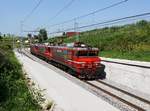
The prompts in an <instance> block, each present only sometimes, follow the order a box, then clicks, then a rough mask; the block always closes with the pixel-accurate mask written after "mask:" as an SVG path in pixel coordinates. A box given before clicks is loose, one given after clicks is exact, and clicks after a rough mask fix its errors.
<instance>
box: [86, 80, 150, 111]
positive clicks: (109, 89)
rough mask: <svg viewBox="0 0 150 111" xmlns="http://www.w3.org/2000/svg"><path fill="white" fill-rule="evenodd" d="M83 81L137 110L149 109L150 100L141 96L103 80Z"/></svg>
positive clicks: (145, 110) (144, 110)
mask: <svg viewBox="0 0 150 111" xmlns="http://www.w3.org/2000/svg"><path fill="white" fill-rule="evenodd" d="M84 82H85V83H86V84H88V85H90V86H92V87H93V88H94V89H97V90H96V91H98V90H100V91H102V92H104V93H106V94H108V95H109V96H111V97H113V98H115V99H117V100H119V101H121V102H123V103H124V104H126V105H128V106H130V107H132V108H133V109H135V110H138V111H148V110H150V101H148V100H146V99H144V98H142V97H139V96H136V95H134V94H132V93H130V92H127V91H125V90H123V89H120V88H118V87H115V86H113V85H111V84H108V83H106V82H105V81H104V80H95V81H84ZM97 93H98V92H97Z"/></svg>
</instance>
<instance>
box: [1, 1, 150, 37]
mask: <svg viewBox="0 0 150 111" xmlns="http://www.w3.org/2000/svg"><path fill="white" fill-rule="evenodd" d="M38 1H39V0H0V32H2V33H11V34H17V35H18V34H20V21H21V20H23V19H24V18H25V17H26V15H28V14H29V13H30V12H31V10H32V9H33V7H35V5H36V4H37V3H38ZM119 1H121V0H74V2H73V3H72V4H71V5H70V6H69V7H68V8H66V9H65V10H64V11H63V12H62V13H61V14H59V15H58V16H57V17H56V18H55V19H53V20H50V19H51V18H52V17H53V16H54V15H55V14H56V13H57V12H58V11H59V10H60V9H62V8H63V7H64V6H65V5H66V4H67V3H68V2H70V0H43V2H42V3H41V4H40V6H39V7H38V8H37V9H36V10H35V11H34V13H33V14H32V15H31V16H30V17H29V18H28V19H27V20H26V21H25V22H24V26H23V29H24V30H33V29H36V28H38V27H41V26H44V27H46V26H48V25H51V24H55V23H59V22H62V21H66V20H69V19H72V18H74V17H77V16H80V15H84V14H87V13H89V12H92V11H94V10H97V9H100V8H104V7H106V6H108V5H111V4H113V3H116V2H119ZM144 12H150V0H129V1H128V2H126V3H123V4H121V5H119V6H116V7H113V8H111V9H107V10H105V11H102V12H99V13H96V14H93V15H91V16H89V17H86V18H84V19H81V20H77V22H78V25H79V26H82V25H86V24H91V23H93V22H95V23H96V22H101V21H106V20H110V19H115V18H119V17H125V16H130V15H135V14H140V13H144ZM73 24H74V22H72V23H68V24H64V25H59V26H55V27H51V28H47V27H46V28H47V30H48V31H49V32H52V31H56V30H62V29H65V28H69V27H73Z"/></svg>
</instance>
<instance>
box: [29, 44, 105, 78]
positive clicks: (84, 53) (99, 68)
mask: <svg viewBox="0 0 150 111" xmlns="http://www.w3.org/2000/svg"><path fill="white" fill-rule="evenodd" d="M30 51H31V53H32V54H34V55H36V56H40V57H42V58H44V59H45V60H47V61H51V62H52V63H55V64H58V66H61V67H63V68H65V69H67V70H68V71H69V72H70V73H71V74H73V75H74V76H77V77H79V78H87V79H94V78H100V79H104V78H105V77H106V73H105V71H104V68H105V66H104V65H102V64H101V59H100V58H99V56H98V53H99V50H98V48H93V47H89V46H88V45H85V44H83V43H80V42H76V43H70V44H66V45H43V44H32V45H31V46H30Z"/></svg>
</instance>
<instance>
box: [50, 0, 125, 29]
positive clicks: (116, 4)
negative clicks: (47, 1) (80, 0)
mask: <svg viewBox="0 0 150 111" xmlns="http://www.w3.org/2000/svg"><path fill="white" fill-rule="evenodd" d="M127 1H128V0H123V1H119V2H117V3H114V4H111V5H109V6H107V7H104V8H101V9H98V10H95V11H93V12H90V13H88V14H85V15H81V16H78V17H75V18H72V19H70V20H67V21H64V22H61V23H57V24H53V25H50V26H48V27H54V26H57V25H60V24H65V23H69V22H72V21H74V20H77V19H81V18H84V17H87V16H89V15H92V14H95V13H98V12H101V11H104V10H107V9H109V8H112V7H115V6H118V5H120V4H122V3H124V2H127Z"/></svg>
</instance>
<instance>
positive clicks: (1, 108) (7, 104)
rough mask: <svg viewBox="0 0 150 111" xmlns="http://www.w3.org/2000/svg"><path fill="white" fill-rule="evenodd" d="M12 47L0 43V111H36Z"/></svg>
mask: <svg viewBox="0 0 150 111" xmlns="http://www.w3.org/2000/svg"><path fill="white" fill-rule="evenodd" d="M25 81H26V80H25V79H24V76H23V72H22V68H21V65H20V64H19V62H18V60H17V59H16V57H15V55H14V53H13V51H12V47H11V46H10V45H8V44H6V43H4V42H0V111H38V110H40V106H39V105H38V102H37V100H35V99H34V98H33V95H32V94H31V93H30V91H29V89H28V87H27V84H26V82H25Z"/></svg>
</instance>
